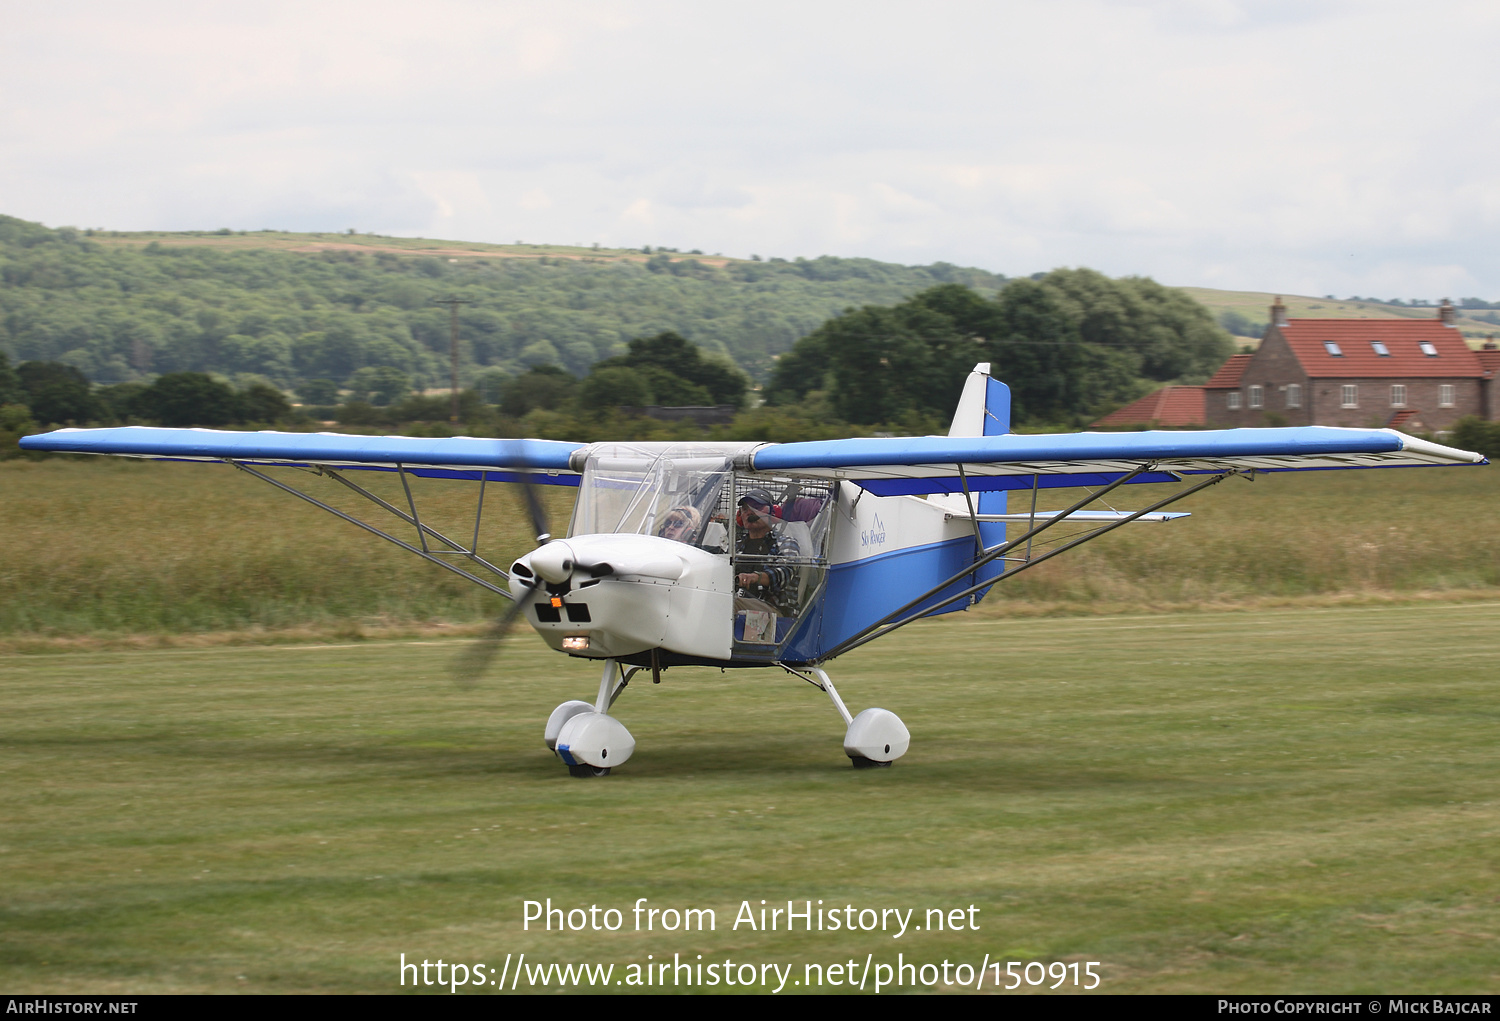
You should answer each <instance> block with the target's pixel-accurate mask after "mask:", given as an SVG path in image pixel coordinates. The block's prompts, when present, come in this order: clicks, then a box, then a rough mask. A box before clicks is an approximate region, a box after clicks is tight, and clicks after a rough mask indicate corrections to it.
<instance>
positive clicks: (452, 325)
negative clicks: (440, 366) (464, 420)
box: [433, 298, 474, 426]
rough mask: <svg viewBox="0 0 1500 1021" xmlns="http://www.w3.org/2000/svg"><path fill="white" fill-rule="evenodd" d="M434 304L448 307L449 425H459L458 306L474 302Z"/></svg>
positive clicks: (448, 300)
mask: <svg viewBox="0 0 1500 1021" xmlns="http://www.w3.org/2000/svg"><path fill="white" fill-rule="evenodd" d="M433 302H434V303H435V304H438V305H447V306H448V341H449V344H448V349H449V354H450V355H452V361H453V375H452V379H451V382H452V385H453V388H452V390H451V391H450V397H451V403H450V404H449V406H448V424H449V425H455V426H456V425H458V306H460V305H472V304H474V302H472V301H470V300H469V299H468V298H434V299H433Z"/></svg>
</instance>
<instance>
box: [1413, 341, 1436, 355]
mask: <svg viewBox="0 0 1500 1021" xmlns="http://www.w3.org/2000/svg"><path fill="white" fill-rule="evenodd" d="M1417 346H1418V347H1420V348H1421V349H1422V353H1423V354H1424V355H1426V356H1427V357H1428V358H1436V357H1437V356H1438V355H1437V347H1436V346H1434V345H1433V343H1432V341H1430V340H1424V341H1422V342H1421V343H1420V344H1418V345H1417Z"/></svg>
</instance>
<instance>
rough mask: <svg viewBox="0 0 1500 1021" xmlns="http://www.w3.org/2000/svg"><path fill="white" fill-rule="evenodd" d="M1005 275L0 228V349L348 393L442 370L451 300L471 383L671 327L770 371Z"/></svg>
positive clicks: (583, 368)
mask: <svg viewBox="0 0 1500 1021" xmlns="http://www.w3.org/2000/svg"><path fill="white" fill-rule="evenodd" d="M1005 279H1006V278H1005V277H1003V276H1000V275H997V274H993V273H988V272H985V271H984V270H978V269H965V268H962V267H958V266H951V265H947V264H944V263H938V264H935V265H932V266H898V265H893V264H891V263H882V262H877V261H875V260H873V259H839V258H832V257H822V258H817V259H796V260H793V261H787V260H782V259H771V260H768V261H764V262H762V261H756V260H752V259H729V258H725V257H723V256H710V255H703V254H701V253H695V252H688V253H682V252H677V251H669V250H665V249H659V250H651V251H648V250H595V249H591V248H574V247H566V246H542V245H485V244H475V243H469V242H461V241H432V240H427V239H419V238H390V237H376V236H372V235H362V234H290V233H281V232H275V231H260V232H252V233H234V232H230V231H227V230H224V231H194V232H180V233H159V232H152V233H126V232H114V231H77V230H73V229H70V228H62V229H56V230H53V229H48V228H46V227H43V226H41V225H40V224H34V223H28V222H26V221H23V220H17V219H14V218H11V217H0V282H3V286H0V347H3V348H4V349H6V350H7V351H8V352H9V353H10V354H11V355H12V357H14V358H15V359H17V360H27V359H37V360H62V361H67V362H69V363H71V364H73V365H75V366H77V367H78V368H80V369H82V370H83V371H84V373H85V374H87V375H88V376H90V378H92V379H94V380H96V381H102V382H114V381H122V380H128V379H133V378H138V377H140V376H142V375H148V374H151V373H160V372H170V371H183V370H195V371H216V372H222V373H225V374H229V375H235V374H252V375H259V376H264V377H265V378H267V379H270V380H272V381H273V382H276V383H278V384H280V385H283V386H295V383H296V381H297V380H300V379H310V378H328V379H332V380H335V381H340V382H341V381H343V380H344V379H346V378H348V377H349V376H350V375H351V374H352V373H353V372H354V371H355V370H357V369H359V368H362V367H364V366H367V365H390V366H393V367H396V368H399V369H402V370H404V371H406V372H407V373H409V374H410V375H411V376H412V377H413V378H415V379H416V380H418V381H419V382H421V381H424V380H426V381H432V382H437V381H439V380H442V379H445V378H446V375H447V369H446V363H447V357H448V345H449V327H448V312H447V310H446V309H444V308H441V307H439V306H437V305H436V304H434V300H435V299H438V298H446V297H450V296H456V297H460V298H464V299H467V300H468V301H469V302H470V304H468V305H465V306H463V307H462V308H461V312H460V322H461V334H462V337H463V342H464V348H463V361H464V363H465V372H466V373H472V372H473V371H475V370H477V369H479V368H483V367H489V366H498V367H500V368H503V369H505V370H507V371H511V372H516V371H522V370H524V369H525V367H526V366H527V365H531V364H541V363H554V364H558V365H561V366H563V367H564V368H566V369H568V370H570V371H572V372H574V373H579V374H582V373H585V372H587V371H588V368H589V366H591V365H592V364H593V363H594V362H596V361H599V360H601V359H603V358H608V357H611V356H613V355H617V354H620V353H621V352H623V351H624V349H625V344H626V342H627V341H629V340H630V339H631V338H634V337H641V336H649V335H654V334H657V333H661V332H663V331H666V330H673V331H676V332H677V333H680V334H682V335H683V336H685V337H687V338H688V339H689V340H691V341H693V342H694V343H696V344H697V345H699V346H700V347H702V348H704V349H705V350H706V351H708V352H711V353H717V354H719V355H722V356H727V357H728V358H730V359H732V360H733V361H734V362H736V363H737V364H739V365H740V366H741V367H742V368H744V369H746V370H747V371H749V372H750V373H751V374H752V375H754V376H758V377H762V378H763V377H764V376H765V375H767V374H768V373H769V371H770V369H771V366H772V364H773V361H774V359H775V357H776V356H777V355H779V354H781V353H782V352H784V351H786V350H788V349H790V347H791V346H792V344H793V343H794V342H795V341H796V340H797V339H798V338H800V337H802V336H805V335H806V334H807V333H809V332H811V331H812V330H813V329H815V328H816V327H818V326H819V325H820V324H822V323H823V322H825V321H826V320H827V319H828V318H830V317H831V316H833V315H835V314H837V313H838V312H840V311H842V310H843V309H845V308H848V307H851V306H860V305H868V304H877V305H885V304H894V303H896V302H899V301H901V300H903V299H905V298H907V297H909V296H911V295H913V294H915V293H917V292H919V291H922V290H925V289H927V288H929V287H932V286H934V285H936V284H941V283H960V284H965V285H967V286H970V287H974V288H977V289H979V290H980V291H984V292H990V293H993V291H995V290H996V289H998V288H999V287H1001V286H1002V285H1003V284H1004V283H1005Z"/></svg>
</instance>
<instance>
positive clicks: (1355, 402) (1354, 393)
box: [1339, 383, 1359, 408]
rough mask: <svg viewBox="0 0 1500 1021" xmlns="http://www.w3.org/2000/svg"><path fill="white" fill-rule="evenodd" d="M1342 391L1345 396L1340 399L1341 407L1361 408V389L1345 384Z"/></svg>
mask: <svg viewBox="0 0 1500 1021" xmlns="http://www.w3.org/2000/svg"><path fill="white" fill-rule="evenodd" d="M1341 389H1342V390H1343V394H1342V397H1341V399H1340V404H1339V407H1341V408H1357V407H1359V387H1357V386H1355V385H1354V384H1353V383H1345V384H1344V385H1343V387H1342V388H1341Z"/></svg>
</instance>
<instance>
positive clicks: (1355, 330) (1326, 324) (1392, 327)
mask: <svg viewBox="0 0 1500 1021" xmlns="http://www.w3.org/2000/svg"><path fill="white" fill-rule="evenodd" d="M1281 335H1282V336H1283V337H1285V338H1286V342H1287V343H1288V344H1289V345H1291V348H1292V352H1293V354H1295V355H1296V356H1297V360H1298V361H1300V362H1301V363H1302V367H1303V368H1304V369H1306V370H1307V374H1308V376H1309V377H1311V378H1313V379H1327V378H1340V377H1342V378H1350V377H1361V376H1363V377H1371V376H1374V377H1380V376H1392V377H1401V378H1418V377H1426V378H1429V379H1430V378H1432V377H1435V376H1449V377H1452V376H1480V375H1482V374H1483V371H1484V370H1483V369H1481V368H1480V364H1479V359H1478V358H1477V357H1475V353H1474V352H1473V351H1471V350H1470V349H1469V345H1467V344H1465V343H1464V338H1463V335H1462V334H1460V333H1459V332H1458V331H1457V330H1455V329H1453V328H1452V327H1451V326H1444V325H1443V324H1442V323H1441V322H1439V321H1438V320H1436V319H1292V320H1290V321H1289V322H1288V323H1287V325H1286V326H1283V327H1281ZM1372 341H1379V342H1380V343H1382V344H1384V345H1385V347H1386V350H1387V351H1389V352H1390V355H1389V357H1385V356H1382V355H1379V354H1377V353H1376V352H1375V349H1374V348H1373V347H1372V346H1371V342H1372ZM1330 342H1331V343H1334V344H1337V345H1338V347H1339V349H1340V350H1341V351H1342V352H1343V354H1342V356H1337V355H1333V354H1330V353H1329V351H1328V349H1327V348H1326V347H1324V345H1325V344H1327V343H1330ZM1424 342H1425V343H1429V344H1431V345H1432V346H1433V347H1434V348H1435V349H1436V350H1437V356H1436V357H1428V356H1427V355H1426V354H1424V353H1423V352H1422V349H1421V347H1420V346H1419V345H1420V344H1422V343H1424Z"/></svg>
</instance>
